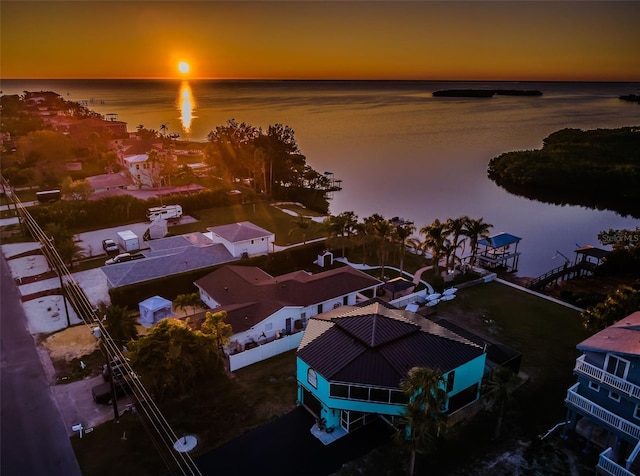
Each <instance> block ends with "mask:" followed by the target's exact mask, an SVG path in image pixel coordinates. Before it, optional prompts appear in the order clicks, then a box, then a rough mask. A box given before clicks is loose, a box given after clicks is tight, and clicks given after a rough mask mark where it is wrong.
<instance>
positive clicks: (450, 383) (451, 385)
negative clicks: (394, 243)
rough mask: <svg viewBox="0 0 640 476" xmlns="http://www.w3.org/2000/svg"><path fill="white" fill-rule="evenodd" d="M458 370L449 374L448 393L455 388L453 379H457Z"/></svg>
mask: <svg viewBox="0 0 640 476" xmlns="http://www.w3.org/2000/svg"><path fill="white" fill-rule="evenodd" d="M455 376H456V372H455V370H452V371H451V372H449V373H448V374H447V393H449V392H450V391H451V390H453V380H454V379H455Z"/></svg>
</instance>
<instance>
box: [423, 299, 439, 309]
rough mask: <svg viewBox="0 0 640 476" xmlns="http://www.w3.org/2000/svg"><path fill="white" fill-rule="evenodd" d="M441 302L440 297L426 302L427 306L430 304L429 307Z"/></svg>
mask: <svg viewBox="0 0 640 476" xmlns="http://www.w3.org/2000/svg"><path fill="white" fill-rule="evenodd" d="M439 302H440V299H433V300H431V301H427V304H425V306H428V307H431V306H435V305H436V304H438V303H439Z"/></svg>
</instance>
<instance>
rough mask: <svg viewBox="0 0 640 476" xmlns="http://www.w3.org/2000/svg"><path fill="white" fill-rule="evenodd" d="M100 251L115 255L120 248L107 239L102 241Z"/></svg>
mask: <svg viewBox="0 0 640 476" xmlns="http://www.w3.org/2000/svg"><path fill="white" fill-rule="evenodd" d="M102 249H103V250H104V251H105V252H106V253H107V254H111V253H117V252H118V251H119V250H120V248H118V245H117V244H116V242H115V241H113V240H112V239H111V238H107V239H106V240H102Z"/></svg>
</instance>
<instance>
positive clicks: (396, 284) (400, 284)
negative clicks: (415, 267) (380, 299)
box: [382, 277, 416, 300]
mask: <svg viewBox="0 0 640 476" xmlns="http://www.w3.org/2000/svg"><path fill="white" fill-rule="evenodd" d="M415 287H416V283H412V282H411V281H407V280H406V279H404V278H402V277H397V278H393V279H390V280H389V281H387V282H386V283H384V284H383V285H382V289H384V290H386V291H389V292H390V293H391V300H394V299H395V298H396V294H399V295H400V296H404V294H405V293H406V291H407V290H409V289H413V288H415Z"/></svg>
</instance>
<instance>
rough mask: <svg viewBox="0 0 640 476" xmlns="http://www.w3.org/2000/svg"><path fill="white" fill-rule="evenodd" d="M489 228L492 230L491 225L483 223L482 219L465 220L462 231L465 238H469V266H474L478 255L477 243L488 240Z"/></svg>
mask: <svg viewBox="0 0 640 476" xmlns="http://www.w3.org/2000/svg"><path fill="white" fill-rule="evenodd" d="M491 228H493V225H491V224H489V223H485V221H484V219H483V218H482V217H481V218H478V219H477V220H476V219H473V218H469V219H468V220H467V223H466V224H465V226H464V229H465V234H466V236H468V237H469V247H470V248H471V261H470V262H469V264H471V265H473V264H475V262H476V256H477V254H478V241H480V240H481V239H486V238H488V237H489V230H490V229H491Z"/></svg>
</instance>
